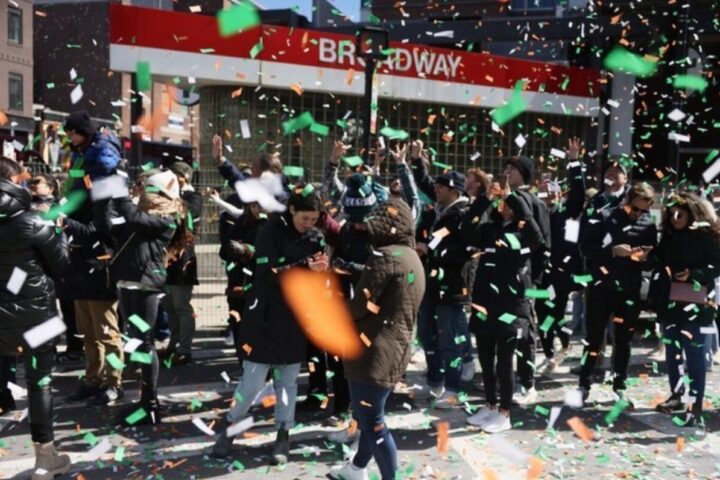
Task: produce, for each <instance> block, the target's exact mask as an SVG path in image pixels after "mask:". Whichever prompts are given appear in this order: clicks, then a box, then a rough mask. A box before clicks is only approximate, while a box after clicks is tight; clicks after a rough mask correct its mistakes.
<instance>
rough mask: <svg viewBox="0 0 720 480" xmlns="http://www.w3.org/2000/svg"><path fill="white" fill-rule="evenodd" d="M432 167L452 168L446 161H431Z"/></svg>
mask: <svg viewBox="0 0 720 480" xmlns="http://www.w3.org/2000/svg"><path fill="white" fill-rule="evenodd" d="M432 164H433V167H438V168H442V169H443V170H452V167H451V166H450V165H448V164H447V163H440V162H432Z"/></svg>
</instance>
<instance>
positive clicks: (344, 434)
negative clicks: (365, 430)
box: [327, 420, 360, 443]
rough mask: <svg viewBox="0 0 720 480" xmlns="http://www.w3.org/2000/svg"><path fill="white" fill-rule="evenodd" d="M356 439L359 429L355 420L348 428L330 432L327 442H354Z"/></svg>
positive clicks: (358, 435)
mask: <svg viewBox="0 0 720 480" xmlns="http://www.w3.org/2000/svg"><path fill="white" fill-rule="evenodd" d="M353 424H354V425H353ZM358 438H360V429H359V428H357V422H355V420H352V421H351V422H350V426H348V428H343V429H342V430H338V431H337V432H330V433H329V434H328V436H327V439H328V440H330V441H331V442H335V443H349V442H354V441H355V440H357V439H358Z"/></svg>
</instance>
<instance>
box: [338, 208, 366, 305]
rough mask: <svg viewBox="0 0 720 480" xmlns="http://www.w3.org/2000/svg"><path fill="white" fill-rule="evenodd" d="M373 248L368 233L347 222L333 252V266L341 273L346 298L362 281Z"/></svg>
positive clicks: (341, 230)
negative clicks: (361, 275) (360, 280)
mask: <svg viewBox="0 0 720 480" xmlns="http://www.w3.org/2000/svg"><path fill="white" fill-rule="evenodd" d="M372 215H373V214H372V213H371V214H370V216H372ZM371 248H372V247H371V245H370V235H369V234H368V233H367V231H364V230H358V229H356V228H355V226H354V224H353V223H352V222H345V224H344V225H343V226H342V228H341V229H340V234H339V235H338V241H337V244H336V246H335V249H334V251H333V258H332V265H333V267H334V268H335V269H336V272H341V274H340V283H341V284H342V288H343V293H344V294H345V295H346V296H349V295H350V290H351V288H352V286H353V285H355V284H356V283H357V281H358V280H359V279H360V274H361V273H362V271H363V269H364V268H365V263H366V262H367V259H368V257H369V256H370V252H371Z"/></svg>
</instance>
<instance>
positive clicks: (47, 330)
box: [23, 316, 67, 348]
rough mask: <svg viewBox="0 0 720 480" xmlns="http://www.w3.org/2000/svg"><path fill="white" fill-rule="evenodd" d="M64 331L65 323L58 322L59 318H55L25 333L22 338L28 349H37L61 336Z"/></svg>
mask: <svg viewBox="0 0 720 480" xmlns="http://www.w3.org/2000/svg"><path fill="white" fill-rule="evenodd" d="M65 330H67V327H66V326H65V322H63V321H62V320H60V317H57V316H55V317H52V318H51V319H49V320H46V321H44V322H43V323H41V324H40V325H36V326H34V327H33V328H31V329H30V330H28V331H26V332H25V333H24V334H23V338H25V342H27V344H28V345H29V346H30V348H37V347H39V346H40V345H42V344H44V343H47V342H49V341H50V340H52V339H53V338H55V337H57V336H59V335H61V334H62V333H64V332H65Z"/></svg>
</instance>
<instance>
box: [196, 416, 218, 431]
mask: <svg viewBox="0 0 720 480" xmlns="http://www.w3.org/2000/svg"><path fill="white" fill-rule="evenodd" d="M192 424H193V425H195V426H196V427H197V429H198V430H200V431H201V432H203V433H204V434H205V435H215V431H214V430H213V429H212V428H210V427H208V426H207V425H206V424H205V422H203V421H202V419H201V418H200V417H194V418H193V419H192Z"/></svg>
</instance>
